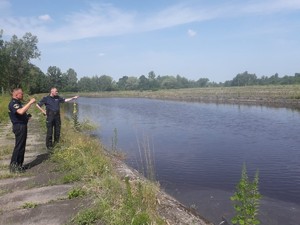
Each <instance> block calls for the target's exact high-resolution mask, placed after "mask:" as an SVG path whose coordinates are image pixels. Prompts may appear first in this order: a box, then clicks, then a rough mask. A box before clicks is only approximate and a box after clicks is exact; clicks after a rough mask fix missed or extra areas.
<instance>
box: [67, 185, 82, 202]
mask: <svg viewBox="0 0 300 225" xmlns="http://www.w3.org/2000/svg"><path fill="white" fill-rule="evenodd" d="M85 195H86V191H85V190H83V189H82V188H79V187H76V188H73V189H72V190H71V191H69V192H68V199H73V198H79V197H82V196H85Z"/></svg>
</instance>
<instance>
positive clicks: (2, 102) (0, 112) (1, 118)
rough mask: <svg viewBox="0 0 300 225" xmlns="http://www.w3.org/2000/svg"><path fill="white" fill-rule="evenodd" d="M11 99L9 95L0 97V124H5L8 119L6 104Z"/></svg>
mask: <svg viewBox="0 0 300 225" xmlns="http://www.w3.org/2000/svg"><path fill="white" fill-rule="evenodd" d="M10 99H11V97H10V96H9V95H2V96H1V97H0V124H4V123H7V121H9V118H8V103H9V101H10Z"/></svg>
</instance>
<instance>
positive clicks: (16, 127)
mask: <svg viewBox="0 0 300 225" xmlns="http://www.w3.org/2000/svg"><path fill="white" fill-rule="evenodd" d="M13 132H14V134H15V138H16V142H15V147H14V151H13V154H12V157H11V161H10V165H11V166H15V167H22V165H23V162H24V155H25V146H26V139H27V124H13Z"/></svg>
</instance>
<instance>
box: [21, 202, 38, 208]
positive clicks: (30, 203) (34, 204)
mask: <svg viewBox="0 0 300 225" xmlns="http://www.w3.org/2000/svg"><path fill="white" fill-rule="evenodd" d="M37 205H38V204H37V203H34V202H25V203H24V204H23V205H22V208H23V209H33V208H35V207H37Z"/></svg>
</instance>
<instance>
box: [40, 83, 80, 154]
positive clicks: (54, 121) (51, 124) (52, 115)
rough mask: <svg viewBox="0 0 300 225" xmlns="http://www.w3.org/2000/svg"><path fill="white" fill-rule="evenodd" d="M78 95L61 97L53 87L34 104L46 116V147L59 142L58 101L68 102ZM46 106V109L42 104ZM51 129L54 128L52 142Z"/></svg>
mask: <svg viewBox="0 0 300 225" xmlns="http://www.w3.org/2000/svg"><path fill="white" fill-rule="evenodd" d="M77 98H78V96H74V97H72V98H66V99H65V98H62V97H60V96H59V95H58V91H57V88H55V87H53V88H51V90H50V94H49V95H47V96H45V97H43V98H42V100H41V101H40V102H39V103H37V104H36V106H37V107H38V108H39V109H40V110H41V112H42V113H43V114H44V115H46V116H47V119H46V126H47V135H46V147H47V148H48V149H49V150H51V149H52V148H53V147H54V145H55V144H56V143H58V142H59V138H60V126H61V120H60V103H64V102H68V101H71V100H73V99H77ZM43 105H45V106H46V110H44V109H43V108H42V106H43ZM53 130H54V142H53V138H52V135H53Z"/></svg>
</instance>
